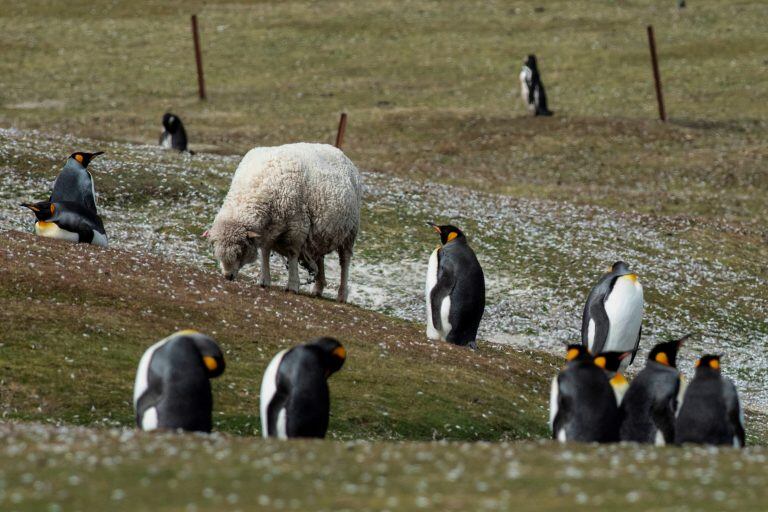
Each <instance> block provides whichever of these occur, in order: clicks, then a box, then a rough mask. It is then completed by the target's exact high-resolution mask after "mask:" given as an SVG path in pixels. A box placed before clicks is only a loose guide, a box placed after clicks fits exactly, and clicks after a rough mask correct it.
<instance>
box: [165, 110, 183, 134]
mask: <svg viewBox="0 0 768 512" xmlns="http://www.w3.org/2000/svg"><path fill="white" fill-rule="evenodd" d="M180 125H181V119H179V116H177V115H176V114H171V113H170V112H166V114H165V115H164V116H163V128H165V130H166V131H167V132H168V133H176V131H177V130H178V129H179V126H180Z"/></svg>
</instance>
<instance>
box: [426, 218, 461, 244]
mask: <svg viewBox="0 0 768 512" xmlns="http://www.w3.org/2000/svg"><path fill="white" fill-rule="evenodd" d="M427 225H429V226H432V229H434V230H435V231H437V232H438V233H440V242H441V243H442V244H443V245H445V244H447V243H448V242H452V241H454V240H466V237H465V236H464V233H462V232H461V230H460V229H459V228H457V227H456V226H451V225H450V224H448V225H445V226H438V225H437V224H434V223H432V222H427Z"/></svg>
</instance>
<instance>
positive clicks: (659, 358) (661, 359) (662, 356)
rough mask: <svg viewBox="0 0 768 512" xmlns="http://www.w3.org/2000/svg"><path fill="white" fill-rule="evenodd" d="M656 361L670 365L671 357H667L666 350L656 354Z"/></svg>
mask: <svg viewBox="0 0 768 512" xmlns="http://www.w3.org/2000/svg"><path fill="white" fill-rule="evenodd" d="M656 362H657V363H661V364H663V365H665V366H669V357H667V354H665V353H664V352H659V353H658V354H656Z"/></svg>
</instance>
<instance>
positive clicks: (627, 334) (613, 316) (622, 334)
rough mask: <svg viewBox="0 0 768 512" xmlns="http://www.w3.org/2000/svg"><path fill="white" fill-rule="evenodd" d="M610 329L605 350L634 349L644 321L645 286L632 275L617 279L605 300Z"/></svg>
mask: <svg viewBox="0 0 768 512" xmlns="http://www.w3.org/2000/svg"><path fill="white" fill-rule="evenodd" d="M605 312H606V314H607V315H608V322H609V330H608V339H607V340H606V343H605V347H604V348H603V350H604V351H628V350H634V348H635V343H636V342H637V336H638V335H639V334H640V325H641V323H642V321H643V287H642V285H641V284H640V282H639V281H637V280H636V279H633V278H632V277H630V276H621V277H620V278H618V279H617V280H616V284H614V286H613V290H611V293H610V295H609V296H608V299H607V300H606V301H605Z"/></svg>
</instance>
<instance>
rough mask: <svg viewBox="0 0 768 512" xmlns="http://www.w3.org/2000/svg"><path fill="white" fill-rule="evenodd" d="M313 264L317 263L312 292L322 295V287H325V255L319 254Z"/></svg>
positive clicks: (318, 295) (317, 295)
mask: <svg viewBox="0 0 768 512" xmlns="http://www.w3.org/2000/svg"><path fill="white" fill-rule="evenodd" d="M315 264H317V274H315V288H314V289H313V290H312V293H314V294H315V296H316V297H322V296H323V288H325V284H326V283H325V257H324V256H320V257H319V258H318V259H317V260H316V261H315Z"/></svg>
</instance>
